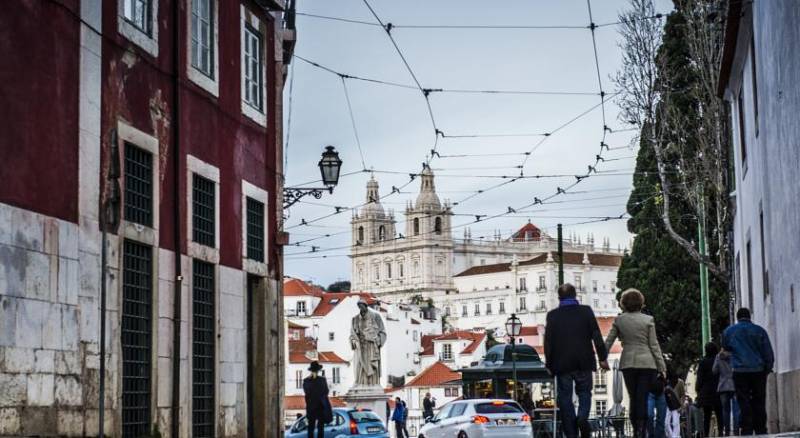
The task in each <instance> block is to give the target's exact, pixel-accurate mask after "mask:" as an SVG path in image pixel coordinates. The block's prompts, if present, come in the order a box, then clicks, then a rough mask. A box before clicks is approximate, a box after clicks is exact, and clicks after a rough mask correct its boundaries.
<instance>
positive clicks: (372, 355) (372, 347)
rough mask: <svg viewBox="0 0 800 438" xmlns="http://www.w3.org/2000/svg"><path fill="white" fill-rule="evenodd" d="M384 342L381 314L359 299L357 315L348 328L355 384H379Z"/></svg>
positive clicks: (384, 334) (384, 332) (384, 331)
mask: <svg viewBox="0 0 800 438" xmlns="http://www.w3.org/2000/svg"><path fill="white" fill-rule="evenodd" d="M385 343H386V329H385V328H384V326H383V320H382V319H381V315H380V314H379V313H378V312H376V311H374V310H371V309H370V308H369V307H368V306H367V302H366V301H364V300H363V299H362V300H359V302H358V315H356V316H354V317H353V321H352V326H351V328H350V346H351V347H352V348H353V370H354V374H355V380H356V381H355V384H356V386H375V385H380V379H381V347H383V344H385Z"/></svg>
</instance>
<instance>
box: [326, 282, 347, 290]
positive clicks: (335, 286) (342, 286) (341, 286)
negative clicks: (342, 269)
mask: <svg viewBox="0 0 800 438" xmlns="http://www.w3.org/2000/svg"><path fill="white" fill-rule="evenodd" d="M327 290H328V292H350V282H349V281H346V280H345V281H335V282H333V283H331V284H330V285H329V286H328V289H327Z"/></svg>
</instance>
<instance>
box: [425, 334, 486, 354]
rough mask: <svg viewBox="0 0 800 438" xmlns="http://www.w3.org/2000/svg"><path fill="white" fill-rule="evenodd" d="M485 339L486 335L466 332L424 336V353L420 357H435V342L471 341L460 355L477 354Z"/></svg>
mask: <svg viewBox="0 0 800 438" xmlns="http://www.w3.org/2000/svg"><path fill="white" fill-rule="evenodd" d="M484 339H486V333H476V332H470V331H466V330H456V331H452V332H450V333H445V334H443V335H423V336H422V342H421V344H422V352H421V353H420V354H419V355H420V356H431V355H433V343H434V341H456V340H466V341H471V342H470V344H469V345H467V347H466V348H464V349H463V350H462V351H461V353H460V354H471V353H473V352H475V350H476V349H477V348H478V347H479V346H480V345H481V343H482V342H483V340H484Z"/></svg>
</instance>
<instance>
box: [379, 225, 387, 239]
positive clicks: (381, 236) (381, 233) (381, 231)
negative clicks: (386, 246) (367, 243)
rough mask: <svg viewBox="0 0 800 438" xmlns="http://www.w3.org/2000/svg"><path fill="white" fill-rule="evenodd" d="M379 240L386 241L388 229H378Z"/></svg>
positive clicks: (382, 227)
mask: <svg viewBox="0 0 800 438" xmlns="http://www.w3.org/2000/svg"><path fill="white" fill-rule="evenodd" d="M378 240H380V241H383V240H386V227H384V226H383V225H381V226H380V227H378Z"/></svg>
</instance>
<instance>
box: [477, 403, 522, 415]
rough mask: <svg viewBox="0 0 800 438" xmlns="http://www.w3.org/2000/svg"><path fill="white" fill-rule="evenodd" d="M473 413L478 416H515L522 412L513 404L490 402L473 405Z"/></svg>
mask: <svg viewBox="0 0 800 438" xmlns="http://www.w3.org/2000/svg"><path fill="white" fill-rule="evenodd" d="M475 412H477V413H479V414H516V413H518V412H522V408H521V407H519V405H518V404H516V403H514V402H503V401H497V402H491V403H478V404H477V405H475Z"/></svg>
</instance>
